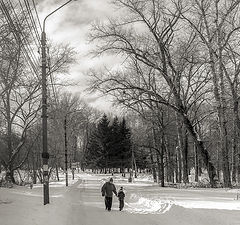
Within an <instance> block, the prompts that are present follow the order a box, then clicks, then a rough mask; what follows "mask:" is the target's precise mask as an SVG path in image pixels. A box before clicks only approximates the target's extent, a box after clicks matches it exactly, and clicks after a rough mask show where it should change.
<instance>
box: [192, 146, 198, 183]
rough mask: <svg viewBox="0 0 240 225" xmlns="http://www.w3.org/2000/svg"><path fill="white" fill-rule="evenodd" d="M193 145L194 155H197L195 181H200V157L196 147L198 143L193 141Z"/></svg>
mask: <svg viewBox="0 0 240 225" xmlns="http://www.w3.org/2000/svg"><path fill="white" fill-rule="evenodd" d="M193 147H194V155H195V157H194V158H195V160H194V162H195V179H194V180H195V182H198V181H199V159H198V152H197V149H196V144H195V143H193Z"/></svg>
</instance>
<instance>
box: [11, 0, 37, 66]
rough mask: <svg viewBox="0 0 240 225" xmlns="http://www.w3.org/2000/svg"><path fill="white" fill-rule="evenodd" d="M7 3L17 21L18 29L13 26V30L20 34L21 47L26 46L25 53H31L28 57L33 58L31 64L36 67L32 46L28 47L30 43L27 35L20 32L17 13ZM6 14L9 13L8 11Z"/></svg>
mask: <svg viewBox="0 0 240 225" xmlns="http://www.w3.org/2000/svg"><path fill="white" fill-rule="evenodd" d="M9 4H10V6H11V8H12V11H13V14H14V16H15V19H16V20H17V22H18V23H17V28H18V29H16V28H15V30H16V31H17V32H18V35H19V34H20V35H22V39H21V36H20V35H19V40H20V42H21V43H22V44H23V48H25V50H26V48H27V50H28V51H26V53H27V55H28V53H30V55H31V57H30V59H33V64H34V65H35V67H38V59H37V57H36V55H35V54H34V52H33V50H32V48H31V47H30V46H31V44H30V43H29V41H28V37H27V36H26V34H25V33H23V32H21V28H20V27H19V24H20V20H19V18H18V16H17V14H16V11H15V9H14V7H13V5H12V3H11V2H10V3H9ZM7 13H8V11H7ZM8 14H9V13H8ZM9 18H11V16H10V15H9ZM13 24H14V23H13ZM28 29H31V27H28ZM23 42H24V43H23Z"/></svg>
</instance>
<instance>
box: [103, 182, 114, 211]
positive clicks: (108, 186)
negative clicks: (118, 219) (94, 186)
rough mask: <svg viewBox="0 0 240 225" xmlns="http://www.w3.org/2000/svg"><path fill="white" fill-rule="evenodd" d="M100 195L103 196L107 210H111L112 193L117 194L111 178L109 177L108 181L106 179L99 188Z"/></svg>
mask: <svg viewBox="0 0 240 225" xmlns="http://www.w3.org/2000/svg"><path fill="white" fill-rule="evenodd" d="M101 192H102V196H105V206H106V209H107V210H108V211H111V208H112V197H113V193H114V194H115V195H116V196H117V191H116V187H115V185H114V184H113V179H112V178H110V180H109V181H107V182H106V183H105V184H104V185H103V186H102V189H101Z"/></svg>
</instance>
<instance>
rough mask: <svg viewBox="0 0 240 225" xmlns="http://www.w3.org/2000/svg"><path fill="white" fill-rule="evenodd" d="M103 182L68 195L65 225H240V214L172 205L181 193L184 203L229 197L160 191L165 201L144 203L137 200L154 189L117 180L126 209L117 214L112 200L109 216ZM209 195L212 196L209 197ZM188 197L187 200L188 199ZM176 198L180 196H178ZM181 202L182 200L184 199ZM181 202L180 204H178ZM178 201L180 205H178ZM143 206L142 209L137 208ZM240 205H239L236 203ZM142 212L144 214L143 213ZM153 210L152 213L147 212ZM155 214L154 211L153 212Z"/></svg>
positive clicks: (81, 184) (90, 182)
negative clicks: (101, 190)
mask: <svg viewBox="0 0 240 225" xmlns="http://www.w3.org/2000/svg"><path fill="white" fill-rule="evenodd" d="M102 183H103V181H101V180H99V179H94V178H91V179H84V180H81V181H79V182H78V183H77V184H75V185H74V186H73V187H72V189H71V191H69V192H68V193H67V196H68V198H69V199H71V200H70V202H71V203H70V204H71V207H70V212H69V214H68V215H69V216H68V224H67V225H75V224H79V225H95V224H96V225H135V224H136V225H158V224H163V225H169V224H171V225H175V224H181V225H215V224H216V225H239V224H240V211H238V210H234V211H232V210H219V209H206V208H205V209H203V208H198V209H197V208H195V209H190V208H184V207H181V206H178V205H175V204H173V200H174V199H176V196H174V192H180V196H183V198H185V199H186V204H187V202H188V201H189V199H191V200H192V199H197V201H198V202H199V200H201V198H202V197H201V196H202V195H203V196H207V197H206V198H210V201H209V202H213V200H214V199H215V200H216V199H217V198H220V200H217V201H216V204H218V203H219V204H223V202H221V199H224V201H225V203H226V204H227V202H226V201H227V200H229V198H228V196H230V195H227V196H226V195H224V194H223V195H221V194H220V193H218V192H212V191H210V192H204V193H202V192H201V191H192V192H191V191H184V190H183V191H182V190H177V189H171V190H169V189H160V192H161V196H165V197H162V199H164V200H165V201H162V202H161V201H160V200H159V201H156V200H155V201H154V200H152V201H150V200H149V199H148V202H146V199H147V198H145V201H144V198H143V197H141V198H140V199H139V198H138V201H136V199H137V196H148V197H150V196H153V195H156V187H155V186H147V185H146V184H138V185H129V184H127V183H124V182H123V181H121V180H116V182H115V184H116V186H117V188H119V187H120V186H125V188H126V189H127V198H126V207H125V208H124V211H122V212H120V211H118V200H117V198H115V197H114V199H113V208H112V211H111V212H108V211H105V206H104V202H103V198H102V197H101V194H100V187H101V185H102ZM157 188H158V187H157ZM158 192H159V191H158ZM211 193H212V194H211ZM187 194H189V196H187ZM171 196H172V197H171ZM177 196H179V194H178V195H177ZM183 198H182V199H183ZM181 201H182V200H181ZM181 201H180V202H181ZM139 203H142V205H139ZM237 203H238V204H239V205H240V202H237ZM144 208H145V211H144ZM156 209H157V210H156ZM150 210H152V211H150ZM154 210H156V211H154Z"/></svg>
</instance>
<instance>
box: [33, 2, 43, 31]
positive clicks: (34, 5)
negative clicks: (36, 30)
mask: <svg viewBox="0 0 240 225" xmlns="http://www.w3.org/2000/svg"><path fill="white" fill-rule="evenodd" d="M32 2H33V7H34V11H35V14H36V16H37V21H38V25H39V27H40V30H41V32H42V25H41V22H40V19H39V16H38V12H37V9H36V4H35V1H34V0H32Z"/></svg>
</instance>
